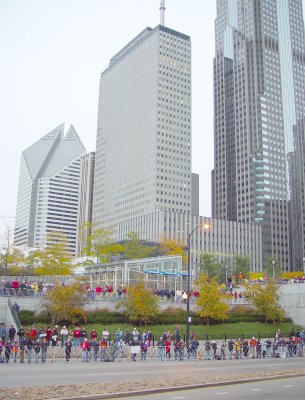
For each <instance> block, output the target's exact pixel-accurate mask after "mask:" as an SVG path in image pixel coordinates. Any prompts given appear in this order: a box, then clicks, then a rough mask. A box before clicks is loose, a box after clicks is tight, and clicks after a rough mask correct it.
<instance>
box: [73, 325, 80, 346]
mask: <svg viewBox="0 0 305 400" xmlns="http://www.w3.org/2000/svg"><path fill="white" fill-rule="evenodd" d="M73 337H74V346H75V347H76V346H80V337H81V331H80V327H79V326H77V327H75V329H74V331H73Z"/></svg>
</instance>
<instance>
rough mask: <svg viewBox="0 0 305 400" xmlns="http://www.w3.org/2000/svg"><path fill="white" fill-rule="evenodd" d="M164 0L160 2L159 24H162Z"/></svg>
mask: <svg viewBox="0 0 305 400" xmlns="http://www.w3.org/2000/svg"><path fill="white" fill-rule="evenodd" d="M164 13H165V0H161V2H160V25H163V26H164Z"/></svg>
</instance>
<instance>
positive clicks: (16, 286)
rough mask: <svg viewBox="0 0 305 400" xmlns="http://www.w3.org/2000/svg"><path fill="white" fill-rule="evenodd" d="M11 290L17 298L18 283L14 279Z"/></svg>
mask: <svg viewBox="0 0 305 400" xmlns="http://www.w3.org/2000/svg"><path fill="white" fill-rule="evenodd" d="M12 288H13V289H14V292H15V293H14V294H15V296H18V291H19V282H18V280H17V279H16V278H15V279H14V280H13V281H12Z"/></svg>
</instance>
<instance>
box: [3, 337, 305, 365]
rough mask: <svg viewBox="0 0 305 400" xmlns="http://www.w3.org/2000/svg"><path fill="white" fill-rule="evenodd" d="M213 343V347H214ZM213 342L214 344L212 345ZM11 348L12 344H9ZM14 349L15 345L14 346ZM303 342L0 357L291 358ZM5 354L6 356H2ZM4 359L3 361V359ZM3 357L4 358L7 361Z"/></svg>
mask: <svg viewBox="0 0 305 400" xmlns="http://www.w3.org/2000/svg"><path fill="white" fill-rule="evenodd" d="M215 343H216V347H215ZM213 346H214V347H213ZM12 349H13V346H12ZM15 350H16V349H15ZM304 350H305V346H304V343H303V342H300V343H297V344H293V343H287V342H285V341H281V342H278V343H272V344H271V345H267V344H266V343H265V342H264V343H262V345H260V346H255V347H250V346H249V345H243V344H242V345H241V346H240V347H239V346H237V347H236V345H234V346H233V348H231V347H230V346H229V345H228V343H226V344H223V343H217V342H214V343H212V344H207V343H202V342H201V343H200V345H199V346H198V347H197V346H196V347H191V346H190V347H187V346H184V345H182V346H181V347H175V345H172V346H171V347H170V348H169V347H168V346H157V345H156V346H149V347H148V348H147V350H146V351H142V350H141V347H140V345H136V346H129V345H126V346H124V347H117V346H115V345H113V346H110V347H102V348H101V347H97V348H91V349H90V350H88V351H84V350H82V348H81V347H76V346H72V348H71V351H68V352H67V350H66V348H65V347H61V346H58V345H57V346H48V347H47V348H46V350H45V351H43V350H42V349H39V352H35V349H34V348H26V346H25V348H23V349H22V348H21V349H20V348H18V349H17V350H16V351H12V350H11V351H10V354H8V353H7V354H5V353H6V350H5V348H3V350H2V353H0V357H2V358H3V359H4V360H5V358H7V357H8V358H7V360H8V361H9V360H10V359H12V360H13V361H15V362H17V361H18V362H44V361H56V360H57V359H66V360H82V361H86V362H97V361H100V362H114V361H116V362H120V361H137V360H138V361H145V360H150V361H152V360H156V361H163V360H168V361H170V360H174V361H187V360H189V361H201V360H213V359H214V360H238V359H272V358H282V359H285V358H291V357H303V356H304ZM6 356H7V357H6ZM7 360H5V361H7ZM8 361H7V362H8Z"/></svg>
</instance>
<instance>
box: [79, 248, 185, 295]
mask: <svg viewBox="0 0 305 400" xmlns="http://www.w3.org/2000/svg"><path fill="white" fill-rule="evenodd" d="M85 273H86V274H88V275H89V276H90V286H91V287H92V288H93V287H96V286H98V285H99V286H108V285H111V286H112V287H114V288H118V287H120V286H130V285H133V284H136V283H137V282H139V280H140V279H142V280H143V281H144V283H145V285H146V287H149V288H152V289H153V288H154V289H170V290H172V289H173V290H175V291H176V290H177V289H180V290H181V289H184V287H185V285H186V277H187V273H186V272H185V271H183V270H182V257H181V256H165V257H153V258H144V259H139V260H124V261H118V262H111V263H108V264H101V265H95V266H92V267H86V269H85Z"/></svg>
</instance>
